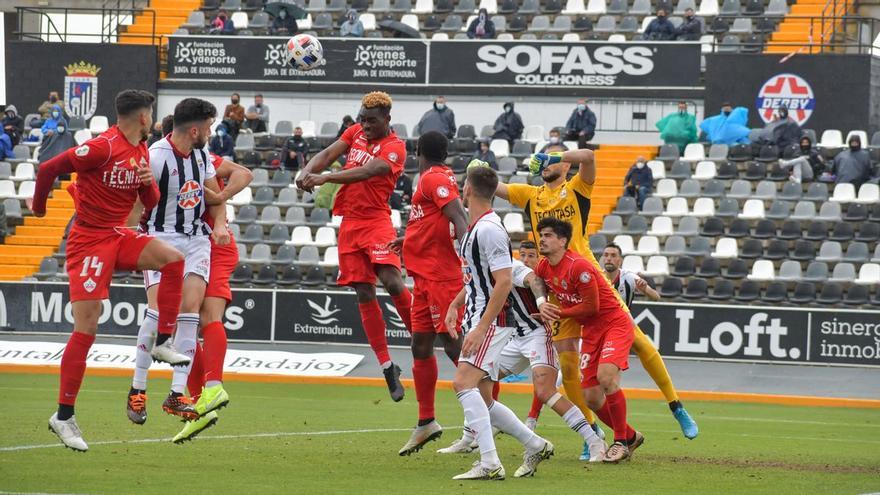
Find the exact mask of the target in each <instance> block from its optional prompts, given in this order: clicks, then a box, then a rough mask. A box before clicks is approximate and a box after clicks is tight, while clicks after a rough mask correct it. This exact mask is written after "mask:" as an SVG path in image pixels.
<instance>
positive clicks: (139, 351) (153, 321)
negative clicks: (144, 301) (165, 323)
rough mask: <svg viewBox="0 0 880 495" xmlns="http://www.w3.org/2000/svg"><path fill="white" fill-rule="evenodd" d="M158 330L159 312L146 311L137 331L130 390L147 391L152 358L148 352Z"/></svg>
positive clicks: (153, 343) (151, 347) (154, 341)
mask: <svg viewBox="0 0 880 495" xmlns="http://www.w3.org/2000/svg"><path fill="white" fill-rule="evenodd" d="M158 328H159V312H158V311H156V310H154V309H148V310H147V316H146V317H145V318H144V322H143V323H141V327H140V328H139V329H138V339H137V348H136V350H135V359H134V378H132V380H131V388H136V389H138V390H146V389H147V375H148V374H149V371H150V365H151V364H152V363H153V358H152V356H150V352H151V351H152V350H153V346H154V345H155V344H156V333H157V331H158Z"/></svg>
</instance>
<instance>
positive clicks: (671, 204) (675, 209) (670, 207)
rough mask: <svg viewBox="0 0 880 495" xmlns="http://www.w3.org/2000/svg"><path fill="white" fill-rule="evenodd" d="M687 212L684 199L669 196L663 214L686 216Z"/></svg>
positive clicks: (674, 216)
mask: <svg viewBox="0 0 880 495" xmlns="http://www.w3.org/2000/svg"><path fill="white" fill-rule="evenodd" d="M687 214H688V204H687V200H686V199H684V198H678V197H676V198H671V199H670V200H669V201H668V202H667V203H666V211H665V212H664V215H666V216H668V217H673V218H676V217H683V216H687Z"/></svg>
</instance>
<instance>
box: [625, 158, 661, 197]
mask: <svg viewBox="0 0 880 495" xmlns="http://www.w3.org/2000/svg"><path fill="white" fill-rule="evenodd" d="M653 191H654V174H653V173H652V172H651V167H648V166H647V163H646V162H645V157H643V156H640V157H638V158H637V159H636V163H635V164H634V165H633V166H632V167H630V169H629V172H627V173H626V177H625V178H624V179H623V194H624V196H629V197H632V198H636V205H637V206H638V207H639V210H641V209H642V205H643V204H644V203H645V198H647V197H649V196H650V195H651V193H652V192H653Z"/></svg>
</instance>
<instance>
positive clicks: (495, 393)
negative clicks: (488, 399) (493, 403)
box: [492, 382, 501, 400]
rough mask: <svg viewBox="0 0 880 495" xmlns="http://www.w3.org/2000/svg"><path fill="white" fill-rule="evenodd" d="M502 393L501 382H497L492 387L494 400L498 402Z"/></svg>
mask: <svg viewBox="0 0 880 495" xmlns="http://www.w3.org/2000/svg"><path fill="white" fill-rule="evenodd" d="M500 393H501V382H495V384H494V385H492V400H498V394H500Z"/></svg>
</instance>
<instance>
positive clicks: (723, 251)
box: [712, 237, 739, 259]
mask: <svg viewBox="0 0 880 495" xmlns="http://www.w3.org/2000/svg"><path fill="white" fill-rule="evenodd" d="M738 254H739V252H738V251H737V247H736V239H733V238H730V237H722V238H721V239H718V243H717V244H715V252H713V253H712V257H713V258H720V259H733V258H736V257H737V256H738Z"/></svg>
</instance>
